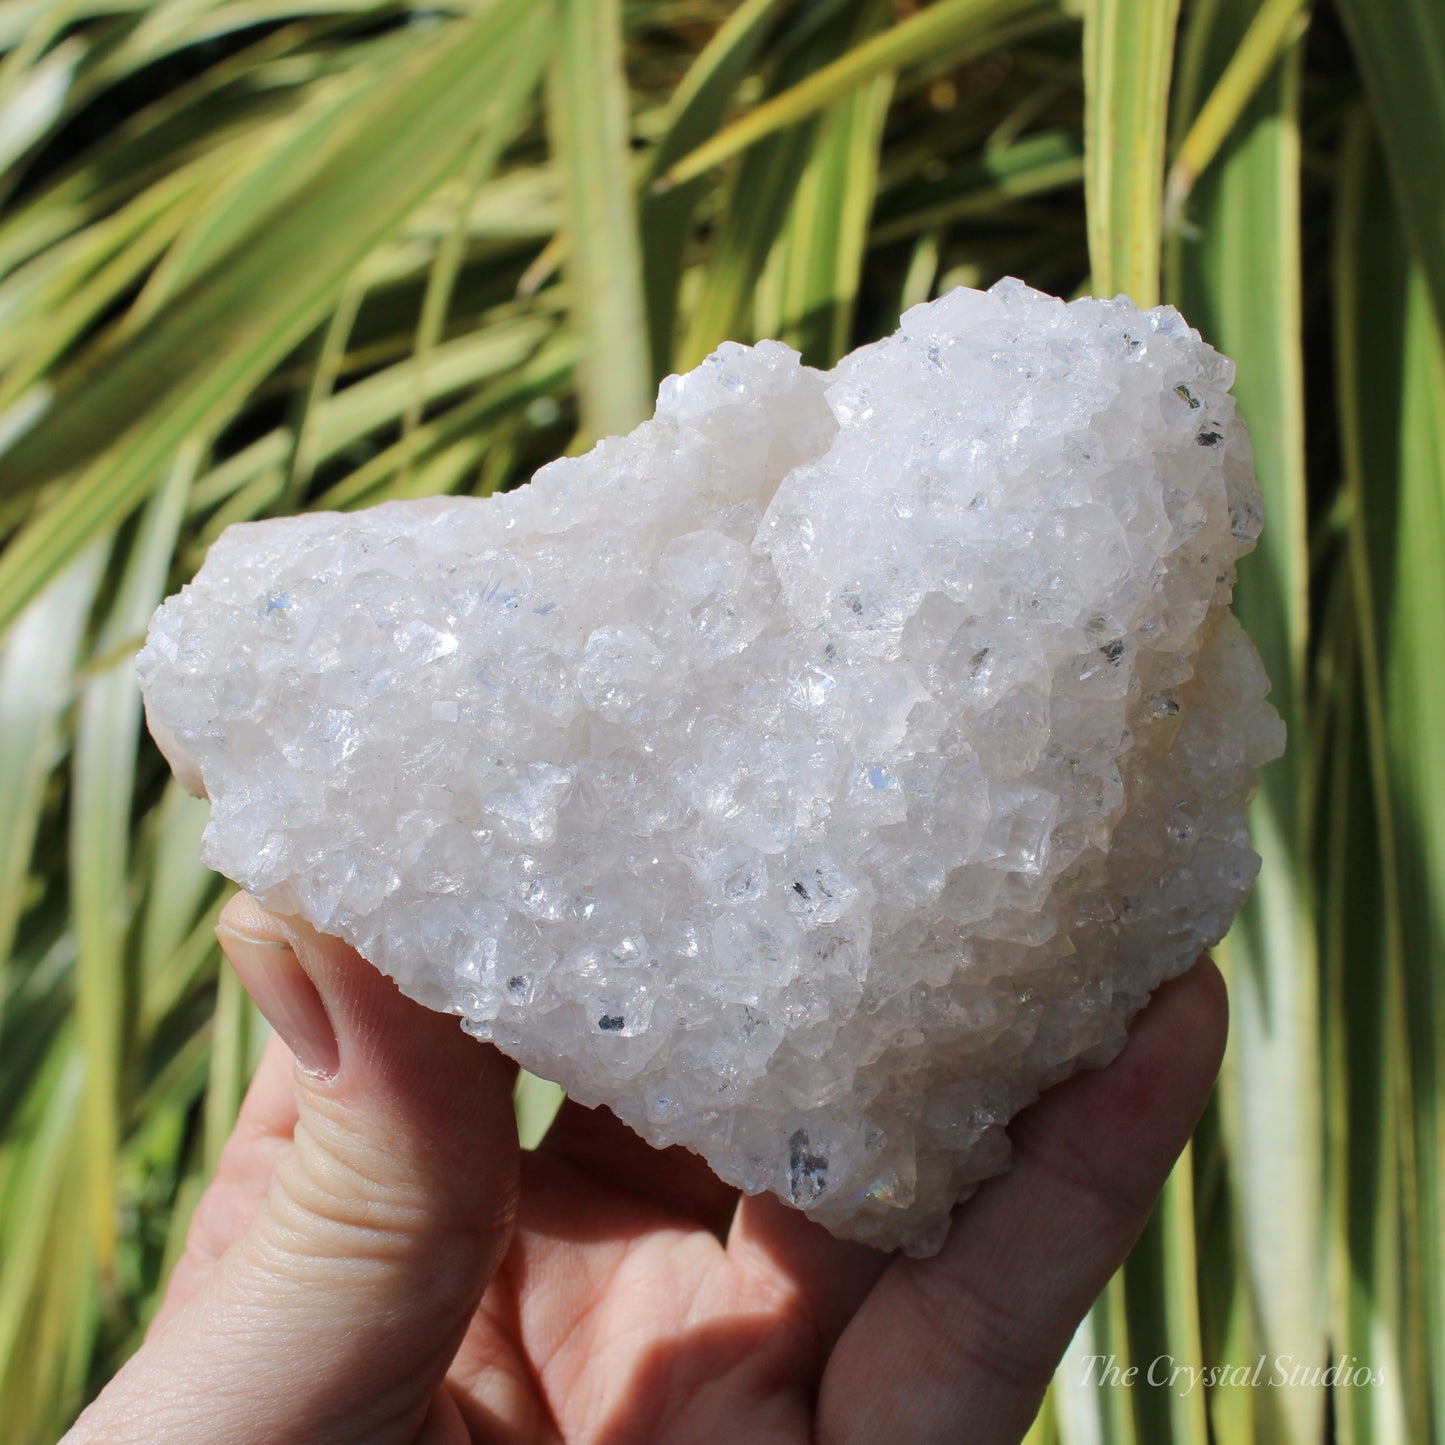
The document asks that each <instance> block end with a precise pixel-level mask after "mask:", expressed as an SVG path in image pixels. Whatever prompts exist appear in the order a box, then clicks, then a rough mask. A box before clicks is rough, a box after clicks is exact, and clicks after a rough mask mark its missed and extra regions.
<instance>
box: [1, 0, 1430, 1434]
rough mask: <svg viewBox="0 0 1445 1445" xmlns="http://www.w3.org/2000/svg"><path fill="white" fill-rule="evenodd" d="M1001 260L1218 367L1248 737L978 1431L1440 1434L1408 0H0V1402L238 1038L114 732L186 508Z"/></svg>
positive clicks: (218, 1127) (13, 1406)
mask: <svg viewBox="0 0 1445 1445" xmlns="http://www.w3.org/2000/svg"><path fill="white" fill-rule="evenodd" d="M1005 274H1014V275H1018V276H1022V277H1023V278H1024V279H1026V280H1028V281H1030V282H1032V283H1033V284H1035V285H1038V286H1042V287H1044V288H1047V289H1050V290H1054V291H1058V292H1062V293H1065V294H1069V293H1074V292H1079V291H1093V292H1098V293H1103V294H1113V293H1114V292H1116V291H1120V290H1123V291H1128V292H1129V293H1131V294H1132V295H1133V296H1135V297H1136V298H1137V299H1138V300H1139V301H1140V302H1142V303H1144V304H1146V305H1148V304H1152V303H1154V302H1156V301H1158V300H1160V299H1164V300H1168V301H1173V302H1176V303H1178V304H1179V305H1180V307H1181V309H1183V310H1184V312H1185V314H1186V315H1187V316H1188V317H1189V319H1190V320H1191V321H1192V322H1193V323H1194V324H1195V325H1196V326H1198V327H1200V328H1201V330H1202V331H1203V332H1204V334H1205V335H1206V337H1207V338H1208V339H1209V340H1211V341H1213V342H1214V343H1215V344H1216V345H1218V346H1219V347H1220V348H1221V349H1222V350H1224V351H1226V352H1228V353H1229V354H1230V355H1232V356H1233V357H1235V358H1236V359H1237V361H1238V363H1239V379H1238V392H1239V395H1240V397H1241V400H1242V403H1243V407H1244V410H1245V414H1246V416H1247V418H1248V420H1249V421H1250V424H1251V426H1252V429H1253V433H1254V438H1255V445H1256V448H1257V453H1258V464H1259V470H1260V476H1261V481H1262V483H1263V487H1264V491H1265V496H1266V501H1267V506H1268V523H1267V527H1266V531H1265V535H1264V539H1263V542H1262V545H1261V548H1260V551H1259V553H1258V554H1257V555H1256V557H1254V558H1253V559H1251V561H1250V562H1249V563H1248V564H1247V565H1246V567H1245V569H1244V576H1243V578H1242V580H1241V584H1240V590H1239V601H1240V609H1241V611H1242V612H1243V614H1244V615H1245V618H1246V621H1247V623H1248V625H1249V627H1250V630H1251V631H1252V632H1253V634H1254V636H1255V638H1256V639H1257V640H1258V642H1259V644H1260V647H1261V649H1262V650H1263V652H1264V654H1265V657H1266V660H1267V663H1268V666H1269V670H1270V673H1271V676H1272V677H1273V679H1274V683H1275V697H1276V700H1277V702H1278V705H1279V708H1280V710H1281V712H1282V713H1283V714H1284V716H1285V718H1286V719H1287V721H1288V723H1289V725H1290V731H1291V739H1292V741H1291V747H1290V750H1289V753H1288V756H1287V757H1286V759H1285V760H1284V761H1283V762H1282V763H1279V764H1276V765H1275V766H1274V767H1273V768H1271V769H1270V770H1269V772H1268V774H1267V776H1266V778H1265V781H1264V786H1263V789H1262V792H1261V795H1260V798H1259V801H1258V804H1257V806H1256V810H1255V814H1254V823H1255V832H1256V838H1257V843H1258V847H1259V849H1260V852H1261V853H1262V854H1263V855H1264V860H1265V861H1264V870H1263V874H1262V877H1261V881H1260V884H1259V888H1258V890H1257V893H1256V895H1255V897H1254V899H1253V901H1252V902H1251V904H1250V906H1249V908H1248V910H1247V912H1246V914H1245V915H1244V916H1243V918H1242V919H1241V922H1240V924H1239V925H1238V926H1237V927H1236V929H1235V930H1234V933H1233V934H1232V935H1231V937H1230V939H1229V940H1228V941H1227V943H1226V945H1225V946H1224V947H1223V949H1222V950H1221V960H1222V962H1223V964H1224V966H1225V967H1226V970H1227V972H1228V974H1229V976H1230V980H1231V986H1232V994H1233V1003H1234V1025H1233V1038H1232V1042H1231V1046H1230V1052H1229V1056H1228V1060H1227V1063H1226V1069H1225V1074H1224V1077H1223V1079H1222V1081H1221V1083H1220V1086H1219V1088H1218V1090H1217V1091H1216V1096H1215V1099H1214V1101H1213V1103H1212V1104H1211V1107H1210V1110H1209V1113H1208V1114H1207V1116H1206V1119H1205V1122H1204V1125H1203V1127H1202V1128H1201V1130H1200V1131H1199V1134H1198V1136H1197V1138H1196V1140H1195V1142H1194V1144H1193V1145H1192V1147H1191V1149H1190V1151H1189V1153H1188V1154H1187V1155H1186V1157H1185V1158H1184V1160H1183V1161H1182V1163H1181V1165H1180V1167H1179V1168H1178V1169H1177V1170H1176V1171H1175V1173H1174V1176H1173V1178H1172V1180H1171V1182H1170V1185H1169V1187H1168V1190H1167V1192H1166V1195H1165V1197H1164V1200H1163V1202H1162V1203H1161V1206H1160V1208H1159V1210H1158V1212H1157V1214H1156V1217H1155V1219H1154V1221H1153V1223H1152V1224H1151V1225H1150V1227H1149V1230H1148V1232H1147V1233H1146V1235H1145V1236H1144V1238H1143V1240H1142V1241H1141V1243H1140V1245H1139V1247H1138V1248H1137V1249H1136V1251H1135V1252H1134V1255H1133V1257H1132V1258H1131V1259H1130V1261H1129V1263H1128V1265H1127V1266H1126V1267H1125V1269H1124V1270H1123V1271H1121V1273H1120V1275H1119V1276H1118V1277H1117V1278H1116V1279H1115V1281H1114V1283H1113V1284H1112V1285H1111V1286H1110V1289H1109V1291H1108V1293H1107V1295H1106V1296H1105V1297H1104V1299H1103V1300H1102V1301H1101V1302H1100V1304H1099V1305H1098V1306H1097V1307H1096V1309H1095V1310H1094V1312H1093V1313H1092V1315H1091V1316H1090V1318H1089V1320H1088V1321H1087V1322H1086V1324H1085V1326H1084V1328H1083V1329H1082V1330H1081V1332H1080V1335H1079V1338H1078V1340H1077V1341H1076V1342H1075V1346H1074V1349H1073V1353H1072V1355H1071V1357H1070V1358H1069V1359H1067V1360H1066V1361H1065V1365H1064V1367H1063V1369H1061V1371H1060V1374H1059V1377H1058V1379H1057V1381H1056V1383H1055V1386H1054V1388H1053V1389H1052V1391H1051V1392H1050V1396H1049V1399H1048V1401H1047V1403H1046V1405H1045V1408H1044V1411H1043V1413H1042V1414H1041V1416H1040V1418H1039V1420H1038V1422H1037V1424H1036V1425H1035V1427H1034V1432H1033V1436H1032V1437H1031V1438H1032V1439H1033V1440H1034V1441H1035V1442H1036V1445H1042V1442H1053V1441H1062V1442H1068V1445H1084V1442H1109V1445H1130V1442H1134V1441H1142V1442H1148V1445H1155V1442H1174V1441H1177V1442H1198V1445H1205V1442H1209V1441H1213V1442H1218V1445H1235V1442H1250V1441H1256V1440H1260V1441H1281V1442H1306V1441H1320V1440H1327V1439H1333V1440H1338V1441H1341V1442H1366V1441H1376V1440H1378V1441H1407V1440H1408V1441H1424V1440H1427V1439H1436V1440H1442V1441H1445V1259H1442V1252H1445V1232H1442V1227H1445V1215H1442V1176H1445V1170H1442V1158H1445V1147H1442V1146H1445V1122H1442V1109H1441V1104H1442V1076H1445V1007H1442V1000H1441V997H1440V995H1441V993H1442V991H1445V978H1442V975H1441V967H1442V963H1445V951H1442V921H1441V917H1442V908H1445V668H1442V662H1445V648H1442V646H1441V636H1442V633H1445V351H1442V332H1445V6H1440V5H1437V4H1435V3H1433V0H1333V3H1328V0H1316V3H1313V4H1311V3H1308V0H933V3H928V4H924V3H914V0H742V3H724V0H440V3H428V4H421V3H418V4H408V3H404V0H4V3H3V4H0V533H3V538H4V542H3V551H0V628H3V633H0V818H3V820H4V821H3V827H0V1421H3V1424H0V1436H3V1438H4V1440H5V1441H7V1442H16V1445H22V1442H30V1441H44V1440H50V1439H54V1438H55V1436H56V1435H58V1434H59V1433H60V1432H61V1430H62V1429H63V1428H64V1426H65V1424H66V1422H67V1421H68V1420H69V1419H70V1418H71V1416H72V1415H73V1414H74V1412H75V1411H76V1410H77V1409H78V1408H79V1406H80V1404H81V1403H82V1402H83V1401H84V1399H85V1398H86V1397H87V1395H88V1393H90V1392H93V1391H94V1390H95V1389H96V1388H98V1385H99V1384H100V1383H101V1382H103V1381H104V1379H105V1378H107V1377H108V1375H109V1374H110V1373H111V1372H112V1371H113V1370H114V1369H115V1368H116V1366H117V1365H118V1363H119V1362H120V1360H121V1359H123V1358H124V1356H125V1355H126V1353H127V1352H128V1351H129V1350H131V1349H133V1348H134V1346H135V1344H136V1343H137V1341H138V1339H139V1335H140V1332H141V1330H142V1329H143V1327H144V1324H145V1321H146V1319H147V1317H148V1313H149V1311H150V1310H151V1309H152V1308H153V1306H154V1304H155V1302H156V1292H157V1289H158V1287H159V1285H160V1282H161V1281H162V1280H163V1279H164V1277H165V1274H166V1272H167V1270H168V1267H169V1264H170V1261H171V1260H172V1259H173V1258H174V1256H175V1254H176V1252H177V1249H178V1247H179V1243H180V1241H181V1239H182V1236H183V1233H184V1229H185V1226H186V1222H187V1219H188V1216H189V1212H190V1210H191V1208H192V1206H193V1205H194V1202H195V1200H196V1198H197V1195H198V1193H199V1192H200V1190H201V1188H202V1186H203V1184H204V1181H205V1179H206V1177H207V1171H208V1169H209V1168H210V1167H211V1165H212V1163H213V1161H214V1159H215V1156H216V1153H217V1149H218V1147H219V1144H220V1142H221V1140H222V1139H223V1138H224V1137H225V1134H226V1132H227V1129H228V1127H229V1124H230V1122H231V1120H232V1118H233V1117H234V1114H235V1111H236V1107H237V1103H238V1100H239V1097H240V1095H241V1092H242V1090H243V1088H244V1084H245V1080H246V1077H247V1073H248V1069H249V1067H250V1065H251V1063H252V1061H253V1060H254V1058H255V1056H256V1052H257V1046H258V1042H259V1040H260V1034H261V1029H262V1026H261V1025H260V1023H259V1020H258V1019H257V1018H256V1017H255V1016H254V1015H253V1014H252V1012H251V1009H250V1005H249V1004H248V1003H247V1001H246V1000H245V999H244V998H243V997H242V996H240V994H239V991H238V988H237V986H236V984H235V983H234V981H233V979H232V978H231V976H230V975H229V973H227V972H224V971H222V970H220V969H219V968H218V954H217V952H216V949H215V946H214V940H213V937H212V923H213V920H214V918H215V915H216V912H217V910H218V908H219V906H220V903H221V901H222V897H223V885H222V884H221V882H220V880H218V879H216V878H213V877H211V876H210V875H208V874H207V873H206V872H205V870H203V869H202V867H201V866H200V864H199V862H198V860H197V844H198V840H199V836H200V831H201V828H202V827H203V825H204V821H205V808H204V806H203V805H201V804H197V803H196V802H194V801H193V800H191V799H189V798H187V797H185V796H183V795H182V794H181V793H180V791H179V790H178V788H177V787H176V785H175V784H174V783H173V782H171V781H170V779H169V777H168V775H167V772H166V769H165V768H164V766H163V764H162V763H161V760H160V758H159V757H158V755H157V754H156V753H155V751H154V750H153V748H152V747H151V746H150V745H149V743H148V741H147V740H146V739H145V736H144V730H143V728H142V725H141V709H140V699H139V697H138V694H137V691H136V687H135V683H134V681H133V676H132V668H131V656H132V653H133V652H134V649H135V648H136V646H137V644H138V643H139V641H140V639H141V636H142V634H143V631H144V627H145V624H146V620H147V618H148V616H149V614H150V612H151V610H152V609H153V607H154V606H155V605H156V603H157V602H158V601H159V600H160V599H161V597H162V596H164V595H165V594H166V593H167V592H168V591H169V590H172V589H174V588H175V587H176V586H178V585H179V584H180V583H181V582H182V581H184V580H185V579H186V578H187V577H188V576H189V575H190V574H191V573H192V571H193V570H194V569H195V567H196V566H197V565H198V563H199V561H200V559H201V556H202V554H203V552H204V550H205V548H206V545H207V544H208V543H209V542H210V541H211V540H212V539H213V538H214V537H215V536H216V535H217V533H218V532H219V531H220V530H221V529H222V528H223V527H225V526H226V525H228V524H229V523H231V522H235V521H239V520H243V519H245V518H251V517H257V516H263V515H267V514H271V513H277V512H288V511H293V510H296V509H301V508H349V507H357V506H365V505H368V504H370V503H373V502H378V501H381V500H383V499H384V498H390V497H397V496H415V495H420V494H425V493H432V492H469V493H475V494H478V495H484V494H486V493H489V492H493V491H497V490H499V489H502V488H506V487H509V486H512V485H515V484H517V483H519V482H521V481H523V480H524V479H525V478H526V477H527V476H528V475H530V473H531V471H532V470H533V469H534V468H535V467H536V466H537V465H539V464H540V463H542V462H544V461H546V460H548V459H549V458H551V457H552V456H554V455H556V454H558V453H559V452H562V451H564V450H567V449H569V448H573V449H575V448H580V447H583V446H585V445H587V444H588V443H589V442H590V441H591V440H592V439H593V438H595V437H596V436H598V435H599V434H603V433H607V432H611V431H621V430H624V429H626V428H628V427H630V426H631V425H632V424H634V423H635V422H636V421H638V420H639V419H640V418H641V417H643V416H644V415H646V414H648V413H649V412H650V410H651V398H652V394H653V390H654V387H655V385H656V382H657V380H658V379H659V378H660V377H661V376H663V375H664V374H666V373H667V372H669V371H671V370H674V369H678V368H682V367H688V366H691V365H693V364H695V363H696V362H697V361H698V360H699V359H700V358H701V357H702V356H704V355H705V354H706V353H707V352H708V351H709V350H710V349H711V348H712V347H713V346H714V345H715V344H716V343H717V342H719V341H721V340H723V339H724V338H727V337H733V338H737V339H741V340H747V339H751V338H755V337H760V336H780V337H783V338H785V339H786V340H788V341H790V342H792V343H793V344H794V345H795V346H797V347H799V348H800V349H801V350H802V351H803V353H804V355H805V357H806V359H808V360H809V361H811V362H815V363H818V364H820V365H828V364H831V362H832V361H833V359H834V358H835V357H836V356H837V355H838V354H839V353H841V352H842V351H844V350H845V349H847V348H848V347H849V346H850V345H853V344H855V343H857V342H861V341H864V340H868V339H871V338H873V337H876V336H878V335H881V334H884V333H886V332H888V331H890V330H891V329H892V328H893V327H894V325H895V324H896V321H897V317H898V313H899V311H900V310H901V309H902V308H903V307H905V306H908V305H910V304H912V303H914V302H917V301H922V300H924V299H926V298H928V297H930V296H933V295H935V294H937V293H938V292H940V291H942V290H944V289H946V288H948V287H951V286H954V285H958V284H970V285H972V284H987V283H990V282H992V281H993V280H995V279H996V278H998V277H999V276H1002V275H1005ZM548 1103H549V1100H548V1098H547V1096H546V1093H545V1091H539V1092H533V1093H528V1094H525V1095H524V1097H523V1099H522V1101H521V1107H522V1108H523V1110H524V1112H525V1113H526V1115H527V1118H528V1127H529V1128H531V1129H532V1130H533V1131H535V1129H536V1128H537V1127H538V1120H539V1119H541V1118H544V1117H545V1114H546V1109H547V1106H548ZM1095 1354H1108V1355H1113V1356H1116V1357H1117V1359H1116V1362H1117V1363H1118V1365H1119V1366H1120V1367H1121V1368H1122V1367H1125V1366H1127V1365H1129V1364H1135V1365H1139V1366H1141V1371H1142V1369H1147V1367H1148V1365H1149V1363H1150V1362H1151V1361H1154V1360H1156V1359H1157V1358H1158V1357H1160V1356H1164V1355H1169V1356H1172V1357H1173V1358H1174V1360H1175V1361H1176V1362H1177V1363H1179V1364H1184V1365H1195V1366H1198V1365H1210V1364H1218V1365H1238V1364H1247V1365H1249V1366H1250V1367H1251V1368H1252V1367H1253V1366H1254V1364H1255V1362H1256V1360H1257V1359H1258V1358H1259V1357H1261V1356H1262V1357H1264V1358H1265V1360H1266V1361H1267V1362H1268V1370H1267V1376H1268V1375H1273V1374H1274V1372H1275V1368H1276V1367H1275V1362H1276V1360H1277V1359H1287V1360H1288V1362H1289V1368H1290V1369H1294V1368H1296V1367H1303V1368H1304V1369H1306V1370H1308V1369H1310V1368H1313V1370H1314V1376H1313V1381H1312V1382H1310V1381H1308V1380H1307V1381H1306V1382H1304V1383H1299V1384H1296V1385H1294V1386H1290V1387H1283V1388H1263V1387H1260V1386H1251V1385H1248V1384H1240V1383H1230V1382H1229V1381H1228V1380H1226V1381H1225V1382H1223V1383H1219V1384H1216V1385H1215V1386H1213V1387H1212V1388H1208V1389H1206V1388H1203V1387H1201V1388H1197V1389H1194V1390H1193V1391H1184V1390H1182V1389H1181V1388H1179V1387H1178V1385H1177V1384H1176V1387H1175V1388H1174V1389H1169V1388H1150V1387H1148V1386H1146V1385H1144V1384H1142V1383H1141V1384H1138V1385H1136V1386H1135V1387H1134V1388H1132V1389H1125V1388H1117V1389H1110V1388H1102V1389H1101V1388H1098V1387H1097V1386H1094V1385H1084V1384H1082V1383H1081V1381H1082V1380H1083V1378H1084V1364H1083V1362H1084V1360H1085V1358H1086V1357H1087V1356H1089V1355H1095ZM1342 1357H1343V1358H1344V1359H1345V1360H1347V1361H1349V1362H1351V1363H1350V1364H1349V1365H1347V1373H1349V1374H1351V1375H1352V1373H1353V1370H1354V1368H1355V1366H1358V1365H1363V1366H1365V1367H1366V1368H1368V1369H1370V1370H1372V1371H1374V1372H1375V1373H1376V1375H1377V1376H1378V1377H1379V1383H1378V1384H1374V1385H1369V1386H1361V1385H1345V1386H1340V1385H1334V1386H1333V1387H1332V1386H1331V1384H1330V1382H1329V1378H1328V1377H1326V1376H1324V1374H1323V1371H1324V1370H1325V1368H1326V1367H1327V1366H1328V1365H1330V1364H1331V1363H1332V1362H1337V1361H1339V1360H1340V1359H1341V1358H1342Z"/></svg>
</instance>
